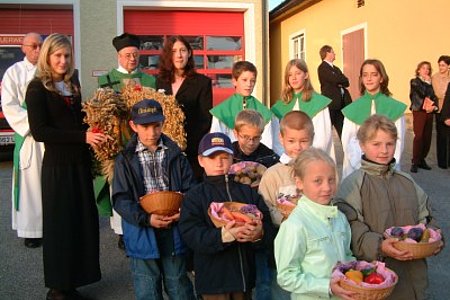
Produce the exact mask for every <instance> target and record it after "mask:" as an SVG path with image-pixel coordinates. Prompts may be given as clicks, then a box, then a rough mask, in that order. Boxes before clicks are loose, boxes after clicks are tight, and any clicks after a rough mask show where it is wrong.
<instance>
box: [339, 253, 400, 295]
mask: <svg viewBox="0 0 450 300" xmlns="http://www.w3.org/2000/svg"><path fill="white" fill-rule="evenodd" d="M332 277H333V278H338V279H339V285H340V286H341V287H342V288H344V289H345V290H347V291H352V292H354V293H355V295H354V296H353V299H356V300H382V299H386V298H387V297H389V295H390V294H391V293H392V291H393V290H394V288H395V285H396V284H397V282H398V276H397V274H396V273H395V272H394V271H392V270H391V269H389V268H387V267H386V266H385V264H384V263H382V262H380V261H375V262H371V263H369V262H366V261H351V262H347V263H338V264H337V265H336V266H335V267H334V269H333V273H332Z"/></svg>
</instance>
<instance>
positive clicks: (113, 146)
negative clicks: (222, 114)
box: [83, 85, 187, 183]
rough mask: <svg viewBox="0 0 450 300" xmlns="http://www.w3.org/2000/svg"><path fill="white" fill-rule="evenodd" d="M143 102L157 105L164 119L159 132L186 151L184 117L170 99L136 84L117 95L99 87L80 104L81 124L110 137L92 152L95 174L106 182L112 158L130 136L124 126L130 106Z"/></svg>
mask: <svg viewBox="0 0 450 300" xmlns="http://www.w3.org/2000/svg"><path fill="white" fill-rule="evenodd" d="M143 99H154V100H156V101H158V102H159V103H160V104H161V106H162V108H163V112H164V116H165V121H164V125H163V129H162V131H163V133H164V134H166V135H167V136H168V137H169V138H171V139H172V140H173V141H174V142H175V143H177V145H178V146H179V147H180V148H181V150H185V149H186V144H187V142H186V133H185V131H184V120H185V116H184V113H183V111H182V109H181V107H180V105H179V104H178V102H177V100H176V99H175V97H174V96H172V95H165V94H164V93H162V92H158V91H156V90H154V89H152V88H148V87H141V86H140V85H127V86H125V87H124V88H123V89H122V91H121V93H120V94H118V93H116V92H115V91H114V90H113V89H111V88H99V89H97V91H96V92H95V93H94V96H93V97H92V98H91V99H89V100H88V101H86V102H85V103H84V104H83V111H84V112H85V113H86V116H85V118H84V122H85V123H86V124H88V125H89V129H88V131H91V132H101V133H104V134H106V135H108V136H110V137H111V139H108V141H107V142H105V143H103V144H102V145H101V146H100V147H98V148H96V149H94V152H95V158H96V159H97V160H98V161H99V162H100V170H97V171H99V172H100V173H101V174H102V175H105V176H106V179H107V180H108V182H109V183H111V181H112V177H113V174H114V159H115V157H116V156H117V154H118V153H119V152H120V151H121V150H122V149H123V148H124V147H125V145H126V143H127V142H128V140H129V139H130V137H131V133H132V131H131V129H130V127H129V125H128V120H129V118H130V111H131V107H133V105H134V104H136V103H137V102H139V101H141V100H143Z"/></svg>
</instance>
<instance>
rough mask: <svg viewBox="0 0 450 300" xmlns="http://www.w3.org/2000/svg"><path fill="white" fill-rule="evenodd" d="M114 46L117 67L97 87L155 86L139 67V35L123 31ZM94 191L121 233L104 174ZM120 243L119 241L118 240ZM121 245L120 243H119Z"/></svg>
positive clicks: (98, 205) (98, 179)
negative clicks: (133, 84) (131, 84)
mask: <svg viewBox="0 0 450 300" xmlns="http://www.w3.org/2000/svg"><path fill="white" fill-rule="evenodd" d="M112 44H113V46H114V48H115V49H116V50H117V61H118V67H117V68H116V69H112V70H111V71H110V72H109V73H108V74H106V75H103V76H101V77H99V78H98V86H99V87H111V88H113V89H114V90H115V91H116V92H118V93H120V91H121V90H122V88H123V87H124V86H126V85H127V84H130V81H134V83H135V84H138V85H140V86H145V87H151V88H155V87H156V84H155V82H156V80H155V77H153V76H151V75H148V74H146V73H144V72H142V70H141V69H139V47H140V40H139V37H138V36H136V35H134V34H130V33H124V34H122V35H119V36H116V37H115V38H114V39H113V40H112ZM94 191H95V196H96V201H97V207H98V209H99V213H100V214H101V215H111V214H112V217H111V228H112V229H113V230H114V232H115V233H116V234H120V235H121V234H122V219H121V218H120V216H119V215H118V214H117V213H116V212H115V211H114V210H112V207H111V202H110V188H109V184H108V183H107V181H106V178H105V177H104V176H99V177H96V178H95V180H94ZM119 243H121V242H119ZM120 247H121V245H120Z"/></svg>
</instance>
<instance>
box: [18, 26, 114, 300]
mask: <svg viewBox="0 0 450 300" xmlns="http://www.w3.org/2000/svg"><path fill="white" fill-rule="evenodd" d="M25 101H26V104H27V107H28V119H29V123H30V130H31V134H32V135H33V137H34V139H35V140H36V141H39V142H44V145H45V148H46V151H45V154H44V158H43V165H42V209H43V248H44V249H43V258H44V277H45V286H46V287H48V288H49V289H50V290H49V292H48V293H47V299H48V300H49V299H69V298H70V299H84V298H83V297H82V296H81V295H79V293H78V292H77V291H76V288H77V287H79V286H83V285H86V284H90V283H93V282H96V281H98V280H100V277H101V275H100V266H99V227H98V226H99V225H98V213H97V208H96V206H95V201H94V191H93V186H92V177H91V170H90V161H91V157H90V152H89V148H88V145H91V146H92V147H96V146H98V145H99V144H101V143H102V142H104V141H105V140H106V136H105V135H103V134H100V133H92V132H86V128H85V127H84V126H83V124H82V120H83V114H82V112H81V95H80V85H79V81H78V78H77V76H76V75H74V62H73V53H72V45H71V43H70V41H69V39H68V38H67V37H66V36H64V35H61V34H52V35H50V36H49V37H47V39H46V40H45V41H44V44H43V45H42V49H41V53H40V56H39V59H38V64H37V73H36V78H34V79H33V80H32V81H31V82H30V84H29V86H28V89H27V93H26V97H25Z"/></svg>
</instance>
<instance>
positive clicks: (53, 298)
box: [45, 289, 69, 300]
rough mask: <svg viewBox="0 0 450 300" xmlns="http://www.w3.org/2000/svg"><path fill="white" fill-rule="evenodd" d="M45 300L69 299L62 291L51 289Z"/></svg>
mask: <svg viewBox="0 0 450 300" xmlns="http://www.w3.org/2000/svg"><path fill="white" fill-rule="evenodd" d="M45 299H47V300H68V299H69V297H68V295H67V294H66V293H64V292H62V291H59V290H55V289H50V290H49V291H48V293H47V297H46V298H45Z"/></svg>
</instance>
